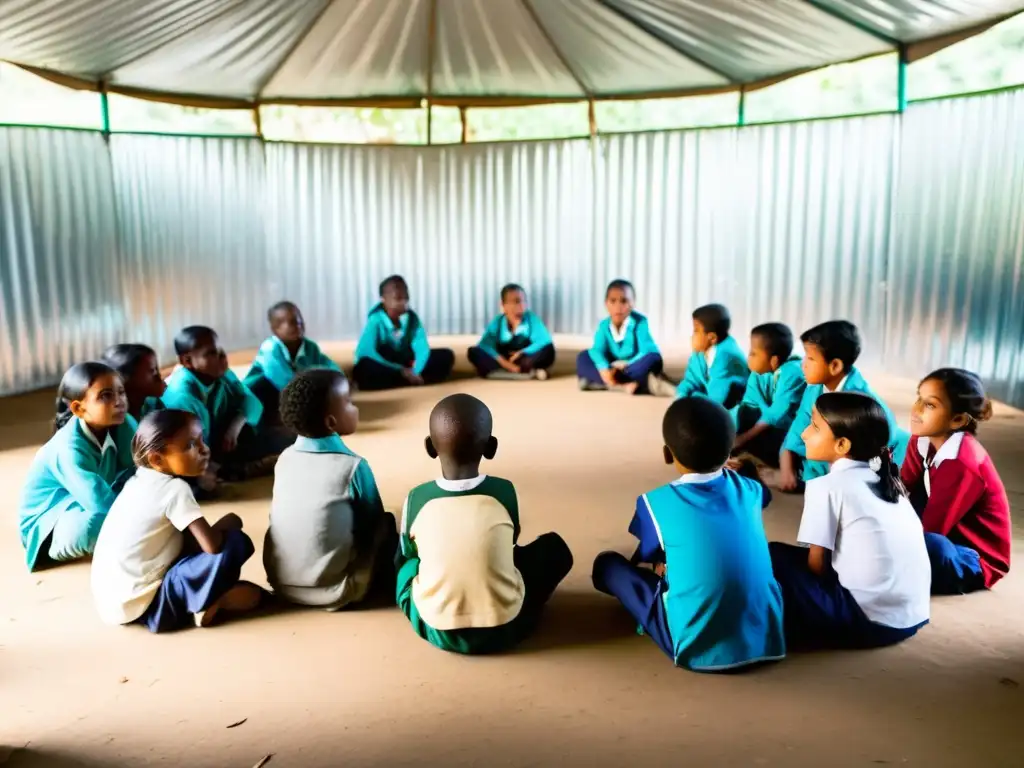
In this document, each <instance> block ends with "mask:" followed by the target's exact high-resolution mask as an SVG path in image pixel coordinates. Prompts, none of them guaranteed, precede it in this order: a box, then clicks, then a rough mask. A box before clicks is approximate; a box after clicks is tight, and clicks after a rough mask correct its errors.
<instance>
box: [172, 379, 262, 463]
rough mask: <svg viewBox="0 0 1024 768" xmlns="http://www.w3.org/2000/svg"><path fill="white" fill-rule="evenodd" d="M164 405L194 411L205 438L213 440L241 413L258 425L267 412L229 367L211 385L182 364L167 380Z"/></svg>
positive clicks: (250, 421)
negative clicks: (203, 381) (264, 411)
mask: <svg viewBox="0 0 1024 768" xmlns="http://www.w3.org/2000/svg"><path fill="white" fill-rule="evenodd" d="M162 399H163V402H164V406H166V407H167V408H176V409H178V410H182V411H188V412H189V413H194V414H195V415H196V416H198V417H199V420H200V421H201V422H202V424H203V440H205V441H206V442H207V444H209V442H210V440H211V439H212V436H213V435H218V436H219V435H220V434H221V433H223V432H224V430H226V429H227V427H228V426H229V425H230V424H231V422H232V421H234V419H235V417H236V416H238V415H239V414H242V415H244V416H245V421H246V423H247V424H248V425H249V426H251V427H255V426H256V425H257V424H259V422H260V417H261V416H262V415H263V404H262V403H261V402H260V401H259V398H257V397H256V395H254V394H253V393H252V392H251V391H250V390H249V388H248V387H247V386H245V384H243V383H242V382H241V380H240V379H239V378H238V377H237V376H236V375H235V374H234V373H233V372H232V371H230V370H229V371H228V372H227V373H225V374H224V375H223V376H221V377H220V378H219V379H217V380H216V381H214V382H213V383H212V384H210V385H209V386H207V385H206V384H203V383H202V382H201V381H200V380H199V379H197V378H196V376H195V374H194V373H192V371H190V370H189V369H188V368H185V367H184V366H179V367H178V368H176V369H175V371H174V373H172V374H171V378H169V379H168V380H167V391H166V392H164V396H163V398H162Z"/></svg>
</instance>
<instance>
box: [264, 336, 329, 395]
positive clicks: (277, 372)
mask: <svg viewBox="0 0 1024 768" xmlns="http://www.w3.org/2000/svg"><path fill="white" fill-rule="evenodd" d="M315 368H329V369H330V370H332V371H340V370H341V368H339V367H338V364H337V363H335V362H334V361H333V360H331V358H329V357H328V356H327V355H325V354H324V353H323V352H322V351H321V350H320V347H319V346H318V345H317V343H316V342H315V341H312V340H310V339H303V340H302V344H301V345H300V346H299V351H298V353H297V354H296V355H295V357H294V358H292V356H291V353H290V352H289V351H288V347H286V346H285V345H284V342H283V341H281V340H280V339H279V338H277V336H271V337H270V338H269V339H267V340H266V341H264V342H263V343H262V344H261V345H260V349H259V352H257V353H256V358H255V359H254V360H253V361H252V366H251V367H250V368H249V372H248V373H247V374H246V376H245V380H244V384H245V385H246V386H247V387H249V388H250V389H251V388H252V387H253V385H255V384H257V383H258V382H259V381H260V379H266V380H267V381H269V382H270V383H271V384H272V385H273V386H274V388H275V389H276V390H277V391H278V392H280V391H281V390H282V389H284V388H285V387H286V386H288V383H289V382H290V381H291V380H292V379H293V378H294V377H295V374H297V373H301V372H302V371H309V370H312V369H315Z"/></svg>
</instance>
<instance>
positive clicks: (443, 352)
mask: <svg viewBox="0 0 1024 768" xmlns="http://www.w3.org/2000/svg"><path fill="white" fill-rule="evenodd" d="M408 364H409V365H411V364H412V362H411V361H409V363H408ZM454 367H455V353H454V352H452V351H451V350H450V349H432V350H430V358H429V359H428V360H427V365H426V366H425V367H424V368H423V372H422V373H420V377H421V378H422V379H423V383H424V384H440V383H441V382H442V381H444V380H446V379H447V378H448V377H449V376H451V373H452V368H454ZM352 378H353V379H354V380H355V382H356V384H357V385H358V387H359V389H361V390H363V391H364V392H371V391H374V390H381V389H398V388H399V387H407V386H409V382H408V381H406V380H405V377H404V376H403V375H402V372H401V370H399V369H398V368H392V367H391V366H388V365H382V364H381V363H378V362H377V361H376V360H371V359H370V358H368V357H364V358H363V359H362V360H360V361H359V362H358V363H356V367H355V368H354V369H353V370H352Z"/></svg>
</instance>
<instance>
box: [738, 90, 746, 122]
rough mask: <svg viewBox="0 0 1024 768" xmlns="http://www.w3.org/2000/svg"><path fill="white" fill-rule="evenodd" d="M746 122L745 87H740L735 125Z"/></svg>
mask: <svg viewBox="0 0 1024 768" xmlns="http://www.w3.org/2000/svg"><path fill="white" fill-rule="evenodd" d="M746 124H747V89H746V88H743V87H741V88H740V103H739V108H738V109H737V112H736V125H739V126H744V125H746Z"/></svg>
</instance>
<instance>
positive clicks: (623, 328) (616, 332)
mask: <svg viewBox="0 0 1024 768" xmlns="http://www.w3.org/2000/svg"><path fill="white" fill-rule="evenodd" d="M632 324H633V316H632V315H627V316H626V319H625V320H623V321H622V325H620V326H619V327H618V328H616V327H615V323H608V332H609V333H610V334H611V335H612V340H613V341H614V342H615V343H616V344H621V343H622V342H623V341H624V340H625V338H626V334H627V333H628V332H629V326H630V325H632Z"/></svg>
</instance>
